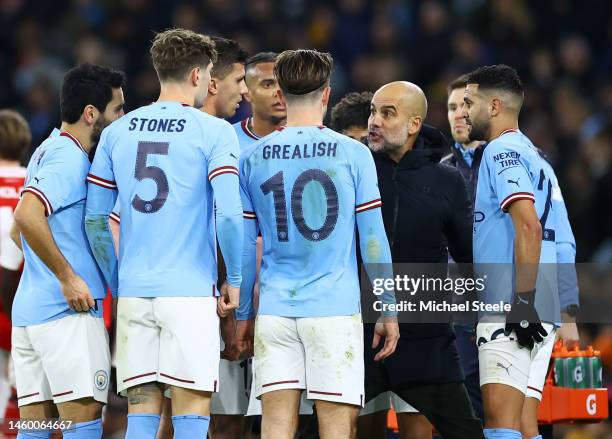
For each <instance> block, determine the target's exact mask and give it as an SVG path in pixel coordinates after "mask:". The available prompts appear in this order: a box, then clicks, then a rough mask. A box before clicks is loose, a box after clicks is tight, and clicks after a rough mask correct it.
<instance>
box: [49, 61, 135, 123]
mask: <svg viewBox="0 0 612 439" xmlns="http://www.w3.org/2000/svg"><path fill="white" fill-rule="evenodd" d="M124 83H125V75H124V74H123V72H120V71H118V70H113V69H111V68H109V67H104V66H99V65H96V64H89V63H85V64H81V65H79V66H77V67H74V68H72V69H70V70H68V72H66V74H65V75H64V82H63V83H62V90H61V92H60V112H61V117H62V122H67V123H75V122H77V121H78V120H79V118H80V117H81V114H83V110H84V109H85V107H86V106H87V105H93V106H94V107H96V108H97V109H98V111H99V112H100V113H104V111H105V110H106V106H107V105H108V103H109V102H110V101H111V100H112V99H113V89H114V88H119V87H122V86H123V84H124Z"/></svg>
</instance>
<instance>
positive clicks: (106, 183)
mask: <svg viewBox="0 0 612 439" xmlns="http://www.w3.org/2000/svg"><path fill="white" fill-rule="evenodd" d="M87 181H88V182H89V183H93V184H97V185H98V186H102V187H105V188H107V189H117V183H115V182H114V181H112V180H106V179H104V178H101V177H98V176H96V175H93V174H87Z"/></svg>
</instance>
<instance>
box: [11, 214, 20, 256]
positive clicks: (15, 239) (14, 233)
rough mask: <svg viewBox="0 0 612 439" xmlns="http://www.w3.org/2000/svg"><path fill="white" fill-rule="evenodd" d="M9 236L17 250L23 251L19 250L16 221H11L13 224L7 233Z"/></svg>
mask: <svg viewBox="0 0 612 439" xmlns="http://www.w3.org/2000/svg"><path fill="white" fill-rule="evenodd" d="M9 236H10V238H11V240H12V241H13V242H14V243H15V245H16V246H17V247H18V248H19V250H21V251H23V248H21V235H20V234H19V227H18V226H17V222H16V221H13V224H11V231H10V232H9Z"/></svg>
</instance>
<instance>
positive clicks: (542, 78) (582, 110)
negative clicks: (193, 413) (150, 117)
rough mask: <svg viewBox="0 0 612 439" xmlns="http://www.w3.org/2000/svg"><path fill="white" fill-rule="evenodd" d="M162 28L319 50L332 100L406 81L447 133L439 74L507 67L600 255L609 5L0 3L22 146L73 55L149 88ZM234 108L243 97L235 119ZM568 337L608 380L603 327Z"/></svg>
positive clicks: (41, 121) (0, 73)
mask: <svg viewBox="0 0 612 439" xmlns="http://www.w3.org/2000/svg"><path fill="white" fill-rule="evenodd" d="M172 26H179V27H185V28H189V29H193V30H197V31H201V32H204V33H207V34H212V35H221V36H224V37H228V38H233V39H236V40H238V41H239V42H240V43H241V44H242V45H243V47H244V48H245V49H246V50H247V51H248V52H249V53H255V52H257V51H260V50H274V51H279V52H280V51H282V50H284V49H290V48H300V47H301V48H316V49H319V50H326V51H329V52H331V53H332V55H333V56H334V59H335V63H336V65H335V70H334V74H333V79H332V93H333V98H332V103H335V102H336V101H337V100H339V99H340V98H341V97H342V96H343V95H344V94H345V93H346V92H348V91H362V90H371V91H375V90H376V89H377V88H378V87H379V86H380V85H382V84H384V83H387V82H389V81H392V80H398V79H404V80H409V81H412V82H415V83H417V84H418V85H420V86H421V87H422V88H423V90H424V91H425V93H426V95H427V97H428V100H429V113H428V116H427V120H426V122H428V123H430V124H432V125H435V126H437V127H439V128H442V129H443V130H445V131H446V132H447V133H448V122H447V120H446V106H445V101H446V84H447V83H448V82H449V81H450V80H452V79H454V78H455V77H456V76H458V75H459V74H461V73H464V72H467V71H469V70H471V69H473V68H475V67H477V66H480V65H483V64H492V63H499V62H503V63H506V64H509V65H512V66H513V67H515V68H516V69H517V70H518V71H519V74H520V75H521V77H522V79H523V81H524V85H525V95H526V101H525V105H524V108H523V111H522V113H521V123H520V126H521V129H522V130H523V131H524V132H526V134H527V135H528V136H529V137H530V138H531V139H532V140H533V142H534V143H535V144H536V145H537V146H539V147H540V148H542V149H543V150H544V151H545V152H546V154H547V155H548V156H549V158H550V159H551V161H552V163H553V165H554V166H555V169H556V172H557V174H558V176H559V180H560V184H561V187H562V190H563V192H564V196H565V199H566V203H567V207H568V210H569V215H570V220H571V223H572V226H573V228H574V233H575V235H576V240H577V252H578V255H577V261H579V262H602V263H610V262H612V207H611V205H612V204H611V203H610V202H611V201H612V81H611V78H612V75H611V73H612V2H609V1H606V0H601V1H597V0H581V1H576V0H554V1H553V0H543V1H535V0H534V1H525V0H492V1H486V0H449V1H444V2H443V1H437V0H424V1H418V0H414V1H409V0H404V1H402V0H387V1H383V0H378V1H366V0H338V1H316V0H310V1H309V0H278V1H274V0H208V1H199V2H195V1H172V0H123V1H120V0H99V1H96V0H72V1H70V0H53V1H43V0H40V1H27V0H2V1H0V81H1V83H2V87H0V108H6V107H10V108H15V109H17V110H19V111H20V112H21V113H22V114H23V115H24V116H25V117H26V119H27V120H28V122H29V124H30V128H31V129H32V134H33V145H32V150H33V149H34V148H35V147H36V146H38V144H39V143H40V142H41V141H42V140H43V139H44V138H45V137H46V136H47V135H48V134H49V132H50V131H51V129H52V128H53V127H55V126H59V102H58V96H59V85H60V83H61V79H62V76H63V74H64V72H65V71H66V70H67V69H68V68H69V67H70V66H72V65H74V64H76V63H80V62H84V61H89V62H95V63H101V64H106V65H111V66H113V67H115V68H119V69H121V70H124V71H125V72H126V74H127V78H128V84H127V87H126V89H125V92H126V94H125V97H126V112H127V111H129V110H131V109H134V108H136V107H138V106H140V105H142V104H147V103H149V102H151V101H153V100H154V99H155V98H156V96H157V92H158V84H157V78H156V76H155V73H154V71H153V68H152V66H151V63H150V59H149V54H148V49H149V45H150V41H151V39H152V36H153V32H154V31H155V30H162V29H165V28H167V27H172ZM246 114H248V106H247V105H243V106H242V107H241V109H240V111H239V113H238V114H237V115H236V118H235V119H236V120H238V119H239V118H241V117H244V116H245V115H246ZM26 159H27V158H26ZM601 294H604V295H605V296H606V297H608V298H609V297H610V296H612V289H611V288H610V285H607V286H606V285H603V286H600V289H599V290H597V291H593V290H592V289H591V290H589V291H584V289H583V291H582V298H583V300H584V298H585V297H587V298H588V297H590V296H592V297H593V300H596V295H601ZM600 297H601V296H600ZM611 314H612V313H611ZM581 335H582V336H583V339H584V342H590V341H592V340H594V339H595V338H596V339H597V340H594V341H596V343H597V344H598V345H599V346H600V347H601V348H602V350H603V354H604V368H606V369H607V372H608V373H607V376H606V377H605V378H604V381H605V382H607V383H608V385H609V384H610V383H611V382H612V375H610V372H612V329H611V328H609V327H601V326H597V325H584V326H581ZM606 369H605V370H604V371H606ZM115 402H118V401H115ZM116 409H117V410H111V412H115V413H117V414H120V413H121V407H120V406H116ZM117 422H119V423H120V422H121V420H120V418H119V417H118V418H117ZM118 428H120V425H118ZM570 430H571V431H570ZM570 430H568V433H567V435H565V437H567V438H572V439H583V438H584V439H587V438H588V439H590V438H604V437H606V438H607V437H612V429H609V428H606V427H604V426H592V427H588V428H580V429H577V428H571V429H570Z"/></svg>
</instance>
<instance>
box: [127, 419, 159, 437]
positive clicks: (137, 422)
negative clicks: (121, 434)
mask: <svg viewBox="0 0 612 439" xmlns="http://www.w3.org/2000/svg"><path fill="white" fill-rule="evenodd" d="M159 420H160V416H159V415H155V414H153V413H137V414H133V415H128V428H127V433H126V434H125V439H149V438H151V439H155V436H157V429H158V428H159Z"/></svg>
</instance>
